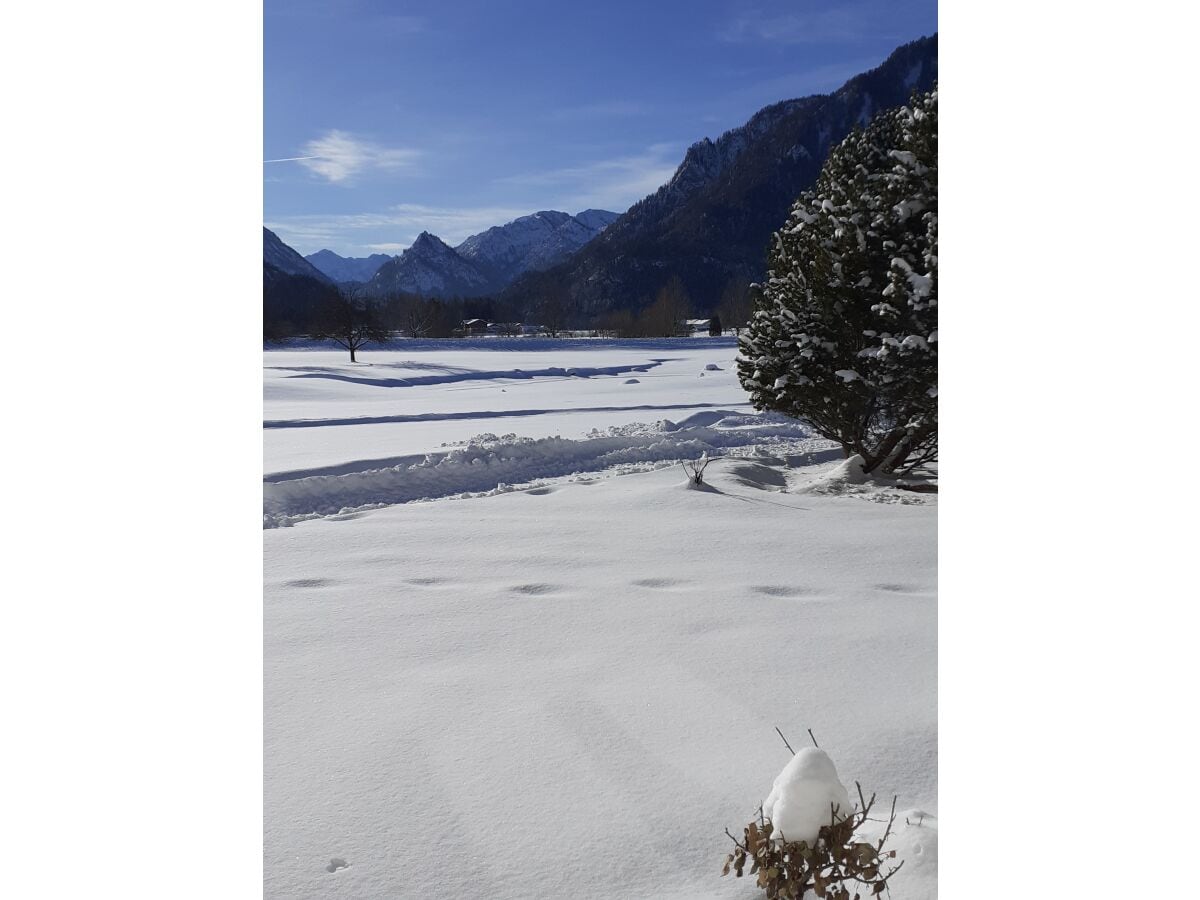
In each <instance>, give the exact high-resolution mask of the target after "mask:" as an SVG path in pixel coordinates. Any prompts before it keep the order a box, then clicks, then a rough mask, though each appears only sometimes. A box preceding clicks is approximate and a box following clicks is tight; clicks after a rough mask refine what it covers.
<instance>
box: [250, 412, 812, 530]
mask: <svg viewBox="0 0 1200 900" xmlns="http://www.w3.org/2000/svg"><path fill="white" fill-rule="evenodd" d="M730 415H732V413H731V412H730V411H729V410H706V411H704V412H699V413H696V414H695V415H692V416H689V417H688V418H686V419H684V420H683V421H682V422H678V423H676V422H671V421H668V420H663V421H662V422H661V423H659V424H658V425H656V426H647V425H645V424H644V423H632V424H631V425H630V426H627V427H622V428H613V429H609V430H608V432H607V433H601V432H598V431H593V432H591V433H590V434H589V435H587V436H586V437H585V438H584V439H583V440H572V439H569V438H564V437H548V438H537V439H535V438H526V437H518V436H517V435H516V434H506V435H495V434H491V433H488V434H482V435H477V436H476V437H475V438H473V439H472V440H471V441H469V442H468V443H467V444H465V445H464V446H459V447H454V448H453V449H450V450H448V451H447V452H444V453H429V454H425V455H423V456H419V455H416V456H409V457H400V458H397V459H395V460H391V461H383V462H385V463H386V462H391V463H392V464H391V465H386V464H384V465H380V462H381V461H379V460H364V461H362V463H361V468H356V467H355V466H354V464H350V463H348V464H345V465H342V466H338V467H336V469H335V470H333V471H330V472H328V473H308V472H300V473H295V475H294V476H292V477H276V478H272V479H271V480H269V481H266V482H265V483H264V485H263V525H264V527H267V528H274V527H278V526H281V525H290V524H293V523H294V522H296V521H302V520H304V519H308V518H314V517H321V516H336V515H342V514H345V513H347V512H349V511H351V510H355V509H365V508H378V507H379V506H381V505H392V504H396V503H411V502H414V501H418V500H429V499H434V498H438V497H454V496H491V495H493V494H494V493H497V492H500V493H503V492H506V491H511V490H516V489H518V487H519V486H520V485H528V484H529V483H530V482H534V481H537V480H539V479H546V478H559V477H564V476H567V475H574V474H578V473H581V472H597V471H601V470H614V471H616V470H619V469H620V467H621V466H628V465H631V464H635V465H637V466H638V467H639V468H645V467H646V466H647V465H669V464H671V463H672V462H673V461H676V460H680V461H682V460H685V459H695V458H696V457H697V456H699V455H701V454H708V455H709V456H718V455H720V456H725V455H728V454H729V453H730V451H738V450H742V449H745V450H749V449H751V448H754V447H756V446H758V445H759V444H761V443H763V442H767V443H770V442H772V441H778V440H782V441H784V442H786V443H788V444H789V445H795V444H797V443H800V444H811V445H813V446H814V448H815V445H817V444H821V443H823V442H821V441H818V440H816V439H814V438H813V437H812V435H811V433H810V432H809V431H808V429H807V427H806V426H804V425H802V424H800V423H799V422H796V421H795V420H792V421H790V422H787V421H776V420H773V419H769V418H764V419H763V420H762V422H761V425H760V427H758V428H736V429H732V430H724V429H720V428H714V427H713V423H714V422H715V421H722V420H724V419H726V418H728V417H729V416H730ZM501 485H503V486H504V487H503V488H501V487H500V486H501Z"/></svg>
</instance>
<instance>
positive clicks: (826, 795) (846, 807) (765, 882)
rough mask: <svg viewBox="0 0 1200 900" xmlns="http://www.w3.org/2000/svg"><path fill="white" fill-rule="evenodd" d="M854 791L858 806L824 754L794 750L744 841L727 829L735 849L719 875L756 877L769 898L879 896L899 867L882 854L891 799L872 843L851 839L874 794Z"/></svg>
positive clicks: (859, 898) (891, 856)
mask: <svg viewBox="0 0 1200 900" xmlns="http://www.w3.org/2000/svg"><path fill="white" fill-rule="evenodd" d="M855 786H856V787H858V798H859V803H858V804H855V805H854V806H851V805H850V802H849V797H848V796H847V793H846V789H845V788H844V787H843V786H842V784H841V782H840V781H838V778H837V771H836V770H835V769H834V766H833V761H832V760H831V759H830V758H829V756H828V755H827V754H826V753H825V752H824V751H822V750H820V749H817V748H815V747H809V748H805V749H803V750H801V751H800V752H799V753H797V754H796V755H795V756H794V757H793V758H792V761H791V762H789V763H788V765H787V766H786V767H785V768H784V770H783V771H782V772H781V773H780V774H779V777H778V778H776V779H775V784H774V786H773V787H772V789H771V794H770V796H768V797H767V799H766V801H765V802H764V803H763V805H762V806H761V807H760V808H759V811H758V821H757V822H751V823H750V824H749V825H747V826H746V827H745V829H743V839H742V840H740V841H739V840H738V839H737V838H736V837H734V836H733V835H732V834H729V831H728V830H726V832H725V833H726V834H729V837H730V838H731V839H732V840H733V842H734V845H735V847H734V851H733V853H731V854H729V856H728V857H726V859H725V866H724V868H723V869H722V870H721V874H722V875H728V874H729V872H730V870H731V869H732V870H733V872H734V874H735V875H736V876H737V877H738V878H741V877H742V876H743V875H746V874H750V875H757V877H758V886H759V887H760V888H762V889H763V891H764V892H765V893H766V896H767V897H768V898H769V900H775V898H786V900H801V898H803V897H806V896H813V895H815V896H817V897H825V898H829V900H862V898H866V897H873V896H876V895H878V894H882V893H883V892H884V891H885V890H886V889H887V886H888V881H889V879H890V878H891V877H892V875H894V874H895V873H896V872H897V871H899V869H900V866H901V865H903V863H898V864H895V865H891V864H889V863H888V861H889V860H893V859H895V857H896V851H895V850H888V851H885V850H884V849H883V846H884V844H885V843H886V842H887V839H888V836H889V835H890V834H891V831H892V824H893V823H894V822H895V819H896V802H895V800H893V801H892V814H891V818H890V819H889V821H888V826H887V829H886V830H885V831H884V833H883V836H882V837H881V838H879V840H877V841H875V842H868V841H864V840H861V839H858V838H856V836H855V834H856V832H857V831H858V829H859V827H860V826H861V825H862V824H863V823H864V822H866V821H867V819H868V816H869V815H870V813H871V809H872V807H873V806H874V803H875V796H874V795H873V794H872V795H871V799H870V800H865V799H864V798H863V793H862V788H861V787H859V786H858V784H857V782H856V783H855ZM747 865H749V866H750V871H749V873H747V872H746V866H747ZM885 866H887V869H886V871H885ZM809 892H811V894H810V893H809Z"/></svg>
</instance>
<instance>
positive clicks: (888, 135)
mask: <svg viewBox="0 0 1200 900" xmlns="http://www.w3.org/2000/svg"><path fill="white" fill-rule="evenodd" d="M937 247H938V243H937V90H936V88H935V89H934V90H933V91H931V92H929V93H927V94H924V95H920V96H917V97H915V98H914V100H913V102H912V104H911V105H910V106H906V107H901V108H899V109H895V110H889V111H886V112H883V113H881V114H880V115H878V116H877V117H876V118H875V119H873V120H872V121H871V122H870V124H869V125H868V126H867V127H866V129H865V130H861V131H855V132H853V133H852V134H851V135H850V136H849V137H847V138H846V139H845V140H844V141H843V142H842V143H841V144H840V145H838V146H837V147H835V148H834V149H833V151H831V153H830V155H829V158H828V160H826V162H825V165H824V167H823V168H822V169H821V175H820V177H819V178H818V179H817V183H816V185H815V186H814V187H813V189H812V190H811V191H806V192H805V193H804V194H802V195H801V196H800V198H799V199H798V200H797V201H796V203H795V205H794V206H793V208H792V213H791V216H790V217H789V218H788V221H787V222H786V223H785V224H784V226H783V228H781V229H780V230H779V231H778V232H776V233H775V235H774V237H773V239H772V243H771V247H770V250H769V266H770V269H769V272H768V278H767V280H766V282H765V283H763V284H759V285H754V286H753V288H752V292H753V297H754V313H753V315H752V317H751V320H750V325H749V328H748V331H747V333H746V334H745V335H743V336H742V338H741V341H740V349H741V354H740V358H739V360H738V374H739V376H740V378H741V382H742V385H743V387H745V388H746V390H747V391H748V392H749V393H750V398H751V401H752V402H753V403H754V405H755V407H756V408H758V409H771V410H776V411H779V412H783V413H787V414H788V415H791V416H795V417H797V418H801V419H805V420H806V421H808V422H810V423H811V424H812V425H813V427H814V428H815V429H816V430H817V431H818V432H819V433H820V434H822V435H823V436H825V437H827V438H829V439H831V440H835V441H838V442H840V443H841V444H842V445H843V446H844V447H845V448H846V449H847V451H848V452H852V453H857V454H859V455H861V456H862V457H863V460H864V467H865V470H866V471H867V472H871V471H874V470H875V469H876V468H879V469H880V470H881V471H883V472H893V471H895V470H897V469H899V468H901V467H910V468H911V467H914V466H916V465H919V464H921V463H923V462H929V461H932V460H933V459H935V458H936V456H937V390H936V387H937V346H938V345H937V262H938V260H937V252H938V249H937Z"/></svg>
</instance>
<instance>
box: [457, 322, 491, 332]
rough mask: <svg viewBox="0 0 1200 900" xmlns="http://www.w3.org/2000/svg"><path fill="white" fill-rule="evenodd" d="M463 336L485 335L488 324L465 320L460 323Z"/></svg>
mask: <svg viewBox="0 0 1200 900" xmlns="http://www.w3.org/2000/svg"><path fill="white" fill-rule="evenodd" d="M462 330H463V334H487V333H488V323H487V322H485V321H484V320H483V319H465V320H464V321H463V323H462Z"/></svg>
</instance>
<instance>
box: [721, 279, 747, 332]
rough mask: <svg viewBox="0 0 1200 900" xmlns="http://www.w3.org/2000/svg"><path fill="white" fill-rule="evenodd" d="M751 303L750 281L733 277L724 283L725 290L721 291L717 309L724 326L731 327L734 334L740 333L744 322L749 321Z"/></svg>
mask: <svg viewBox="0 0 1200 900" xmlns="http://www.w3.org/2000/svg"><path fill="white" fill-rule="evenodd" d="M753 305H754V304H753V300H752V298H751V296H750V282H748V281H746V280H745V279H741V278H735V279H733V280H732V281H730V282H729V283H728V284H726V285H725V290H724V291H722V292H721V302H720V305H719V306H718V307H717V310H718V314H719V315H720V317H721V321H722V322H724V323H725V327H726V328H732V329H733V333H734V334H741V331H742V329H743V328H745V327H746V323H747V322H749V321H750V313H751V312H752V311H753Z"/></svg>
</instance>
